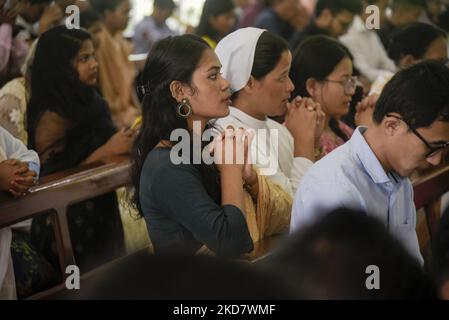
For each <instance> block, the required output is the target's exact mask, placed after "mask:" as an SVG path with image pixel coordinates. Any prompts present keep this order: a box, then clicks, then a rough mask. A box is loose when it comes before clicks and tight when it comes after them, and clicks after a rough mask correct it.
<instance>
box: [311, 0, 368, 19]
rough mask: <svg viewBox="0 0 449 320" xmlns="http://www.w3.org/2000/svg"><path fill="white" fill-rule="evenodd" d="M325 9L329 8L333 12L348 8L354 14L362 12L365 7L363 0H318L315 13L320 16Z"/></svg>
mask: <svg viewBox="0 0 449 320" xmlns="http://www.w3.org/2000/svg"><path fill="white" fill-rule="evenodd" d="M324 9H329V10H330V11H331V12H332V14H337V13H339V12H340V11H343V10H348V11H349V12H351V13H352V14H360V13H361V12H362V9H363V4H362V1H361V0H318V2H317V4H316V7H315V15H316V16H317V17H319V16H320V15H321V13H322V12H323V10H324Z"/></svg>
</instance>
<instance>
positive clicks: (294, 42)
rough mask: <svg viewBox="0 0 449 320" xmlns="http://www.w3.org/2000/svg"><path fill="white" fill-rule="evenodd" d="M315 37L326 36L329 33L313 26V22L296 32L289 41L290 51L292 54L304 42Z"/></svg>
mask: <svg viewBox="0 0 449 320" xmlns="http://www.w3.org/2000/svg"><path fill="white" fill-rule="evenodd" d="M316 35H324V36H328V35H329V32H328V31H327V30H325V29H321V28H320V27H318V26H317V25H316V24H315V21H312V22H311V23H309V24H308V25H307V26H306V27H305V28H304V29H303V30H301V31H297V32H296V33H295V34H294V35H293V37H292V39H291V41H290V48H291V49H292V52H295V51H296V49H298V47H299V46H300V45H301V44H302V43H303V42H304V40H306V39H307V38H310V37H312V36H316Z"/></svg>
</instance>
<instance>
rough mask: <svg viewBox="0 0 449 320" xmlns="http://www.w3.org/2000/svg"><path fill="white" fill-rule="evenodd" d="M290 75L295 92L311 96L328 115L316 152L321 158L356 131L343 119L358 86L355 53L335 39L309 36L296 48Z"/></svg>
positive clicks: (295, 93) (303, 95) (295, 94)
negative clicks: (355, 74) (354, 69)
mask: <svg viewBox="0 0 449 320" xmlns="http://www.w3.org/2000/svg"><path fill="white" fill-rule="evenodd" d="M290 77H291V79H292V81H293V83H294V85H295V91H294V94H293V95H294V96H297V95H298V96H302V97H311V98H312V99H313V100H314V101H315V102H318V103H319V104H320V105H321V108H322V109H323V112H324V113H325V115H326V116H325V121H324V131H323V133H322V134H321V137H320V149H319V150H317V152H316V153H317V157H318V158H321V157H323V156H325V155H327V154H328V153H330V152H331V151H333V150H334V149H335V148H337V147H339V146H340V145H342V144H344V143H345V142H346V141H348V140H349V138H350V137H351V136H352V133H353V129H351V128H350V127H348V126H347V125H346V124H345V123H343V122H342V121H340V119H341V118H342V117H343V116H344V115H346V114H347V113H348V112H349V106H350V103H351V101H352V96H353V95H354V94H355V91H356V86H357V78H356V77H354V76H353V64H352V55H351V53H350V52H349V50H348V49H347V48H346V47H345V46H344V45H342V44H341V43H339V42H338V41H336V40H334V39H331V38H329V37H326V36H321V35H320V36H313V37H310V38H309V39H307V40H306V41H304V42H303V44H302V45H301V46H300V47H299V49H298V50H297V51H296V52H295V54H294V56H293V62H292V68H291V72H290Z"/></svg>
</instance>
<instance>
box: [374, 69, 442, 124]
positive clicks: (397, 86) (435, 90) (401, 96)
mask: <svg viewBox="0 0 449 320" xmlns="http://www.w3.org/2000/svg"><path fill="white" fill-rule="evenodd" d="M448 88H449V68H447V67H446V66H444V65H443V64H442V63H440V62H437V61H424V62H421V63H418V64H416V65H413V66H411V67H409V68H407V69H404V70H402V71H399V72H398V73H397V74H396V75H395V76H394V77H393V79H391V80H390V81H389V82H388V83H387V85H386V86H385V88H384V89H383V91H382V94H381V96H380V97H379V100H378V102H377V104H376V108H375V109H374V114H373V119H374V122H375V123H381V122H382V120H383V118H384V117H385V116H386V115H387V114H389V113H398V114H399V115H401V117H402V118H403V120H404V121H405V122H407V123H408V124H410V125H412V126H413V127H414V128H423V127H428V126H430V125H432V123H434V122H435V121H436V120H440V121H444V122H449V90H448Z"/></svg>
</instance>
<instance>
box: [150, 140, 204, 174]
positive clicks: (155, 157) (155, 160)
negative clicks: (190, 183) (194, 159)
mask: <svg viewBox="0 0 449 320" xmlns="http://www.w3.org/2000/svg"><path fill="white" fill-rule="evenodd" d="M182 160H184V161H182ZM142 171H144V172H146V173H148V174H150V175H151V176H155V177H156V176H159V175H160V174H162V175H163V176H165V177H170V178H173V177H176V176H180V175H183V174H192V173H196V172H197V169H196V168H195V166H194V165H193V164H191V163H189V162H188V161H185V159H181V158H180V156H179V155H178V153H177V152H175V151H174V149H173V148H168V147H156V148H154V149H153V150H151V151H150V152H149V153H148V155H147V157H146V158H145V163H144V166H143V170H142Z"/></svg>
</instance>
